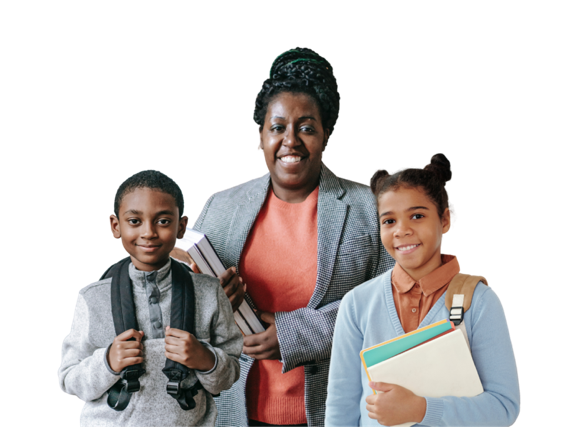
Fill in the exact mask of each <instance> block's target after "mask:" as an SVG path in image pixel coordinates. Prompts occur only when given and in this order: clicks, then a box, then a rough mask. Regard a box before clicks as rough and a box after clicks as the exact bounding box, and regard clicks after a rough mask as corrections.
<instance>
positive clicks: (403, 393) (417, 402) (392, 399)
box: [366, 382, 427, 426]
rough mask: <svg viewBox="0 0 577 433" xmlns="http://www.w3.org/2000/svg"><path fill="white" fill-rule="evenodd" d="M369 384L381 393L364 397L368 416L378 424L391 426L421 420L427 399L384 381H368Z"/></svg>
mask: <svg viewBox="0 0 577 433" xmlns="http://www.w3.org/2000/svg"><path fill="white" fill-rule="evenodd" d="M369 386H370V387H371V388H373V389H374V390H375V391H381V394H376V395H374V394H372V395H369V396H368V397H367V398H366V402H367V410H368V411H369V418H372V419H376V420H377V421H378V422H379V424H382V425H386V426H392V425H398V424H403V423H406V422H417V423H419V422H421V421H423V418H424V417H425V412H426V411H427V401H426V400H425V399H424V398H423V397H419V396H418V395H415V394H414V393H413V392H412V391H409V390H408V389H407V388H403V387H402V386H399V385H393V384H390V383H384V382H369Z"/></svg>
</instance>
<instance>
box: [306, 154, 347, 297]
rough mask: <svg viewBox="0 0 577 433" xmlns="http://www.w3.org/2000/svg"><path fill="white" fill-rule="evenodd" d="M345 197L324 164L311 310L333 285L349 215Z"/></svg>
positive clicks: (321, 178) (320, 184)
mask: <svg viewBox="0 0 577 433" xmlns="http://www.w3.org/2000/svg"><path fill="white" fill-rule="evenodd" d="M344 193H345V190H344V189H343V188H342V187H341V184H340V182H339V179H338V178H337V177H336V176H335V175H334V174H333V173H332V172H331V171H330V170H329V169H328V168H327V167H326V166H325V165H324V164H323V166H322V169H321V177H320V181H319V201H318V205H317V230H318V235H317V236H318V241H317V248H318V252H317V282H316V286H315V290H314V292H313V296H312V297H311V299H310V301H309V303H308V307H309V308H316V307H317V306H318V305H319V304H320V302H321V301H322V299H323V297H324V296H325V293H326V291H327V289H328V288H329V284H330V282H331V277H332V275H333V268H334V265H335V260H336V257H337V252H338V249H339V243H340V240H341V234H342V231H343V227H344V224H345V219H346V216H347V212H348V205H346V204H345V203H343V202H342V201H341V200H340V198H341V197H342V196H343V195H344Z"/></svg>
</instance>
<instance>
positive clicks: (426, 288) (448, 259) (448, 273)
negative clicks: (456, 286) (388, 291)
mask: <svg viewBox="0 0 577 433" xmlns="http://www.w3.org/2000/svg"><path fill="white" fill-rule="evenodd" d="M441 261H442V262H443V264H442V265H441V266H439V267H438V268H437V269H435V270H434V271H433V272H431V273H430V274H428V275H425V276H424V277H423V278H421V279H420V280H419V281H415V280H413V279H412V278H411V277H410V275H409V274H407V272H405V270H404V269H403V268H402V267H401V265H399V264H398V263H396V264H395V267H394V268H393V275H392V277H391V278H392V282H393V286H394V287H395V290H397V292H399V293H407V292H409V291H410V290H411V289H412V288H413V287H414V286H415V284H417V283H418V284H419V287H420V288H421V290H422V292H423V295H425V296H429V295H431V294H433V293H435V292H436V291H437V290H439V289H440V288H442V287H445V286H446V285H447V284H449V283H450V282H451V280H452V279H453V277H454V276H455V275H457V274H458V273H459V270H460V268H459V262H458V261H457V257H455V256H451V255H448V254H441Z"/></svg>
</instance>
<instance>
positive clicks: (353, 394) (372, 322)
mask: <svg viewBox="0 0 577 433" xmlns="http://www.w3.org/2000/svg"><path fill="white" fill-rule="evenodd" d="M391 274H392V270H391V271H388V272H386V273H385V274H383V275H380V276H378V277H376V278H373V279H372V280H369V281H367V282H366V283H364V284H361V285H360V286H358V287H356V288H355V289H353V290H352V291H350V292H349V293H347V294H346V295H345V297H344V298H343V300H342V302H341V308H340V309H339V313H338V316H337V322H336V325H335V333H334V340H333V350H332V354H331V363H330V370H329V387H328V398H327V403H326V418H325V426H327V427H328V426H358V425H360V426H380V424H379V423H378V422H377V421H376V420H373V419H370V418H369V417H368V412H367V409H366V402H365V398H366V397H367V396H369V395H370V394H371V393H372V390H371V388H369V386H368V382H369V381H368V378H367V375H366V373H365V371H364V368H363V366H362V363H361V359H360V357H359V352H360V351H361V350H362V349H365V348H367V347H370V346H374V345H375V344H379V343H382V342H383V341H387V340H389V339H391V338H395V337H397V336H400V335H403V334H404V331H403V328H402V326H401V322H400V321H399V317H398V315H397V311H396V308H395V303H394V300H393V294H392V286H391ZM448 317H449V312H448V310H447V308H446V307H445V295H443V296H442V297H441V298H440V299H439V300H438V301H437V303H436V304H435V305H433V307H432V308H431V310H430V311H429V313H428V314H427V316H426V317H425V318H424V319H423V321H422V322H421V324H420V325H419V328H422V327H424V326H427V325H430V324H431V323H435V322H437V321H439V320H442V319H447V318H448ZM465 326H466V329H467V335H468V337H469V342H470V344H471V353H472V355H473V360H474V361H475V366H476V367H477V371H478V373H479V377H480V378H481V382H482V384H483V389H484V390H485V392H483V393H482V394H480V395H478V396H476V397H462V398H458V397H442V398H426V400H427V412H426V415H425V418H424V419H423V422H422V423H421V424H417V425H426V426H432V427H445V426H509V425H511V424H513V423H514V422H515V420H516V419H517V416H518V415H519V407H520V396H519V381H518V378H517V367H516V366H515V357H514V355H513V348H512V346H511V340H510V338H509V330H508V329H507V322H506V320H505V313H504V312H503V308H502V306H501V303H500V302H499V298H498V297H497V295H496V294H495V292H493V291H492V290H491V289H490V288H489V287H487V286H485V285H484V284H483V283H479V284H478V285H477V287H476V288H475V294H474V296H473V301H472V303H471V308H470V309H469V310H468V311H467V312H466V313H465ZM447 362H451V358H450V355H449V354H447Z"/></svg>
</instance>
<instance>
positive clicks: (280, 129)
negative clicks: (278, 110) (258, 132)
mask: <svg viewBox="0 0 577 433" xmlns="http://www.w3.org/2000/svg"><path fill="white" fill-rule="evenodd" d="M283 129H284V127H283V126H282V125H272V126H271V127H270V130H271V131H274V132H278V131H282V130H283Z"/></svg>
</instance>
